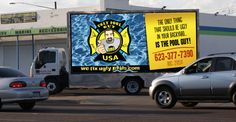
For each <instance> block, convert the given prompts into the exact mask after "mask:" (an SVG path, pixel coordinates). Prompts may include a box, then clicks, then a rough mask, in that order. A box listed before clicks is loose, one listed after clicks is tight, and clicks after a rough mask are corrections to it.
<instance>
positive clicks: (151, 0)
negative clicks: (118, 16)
mask: <svg viewBox="0 0 236 122" xmlns="http://www.w3.org/2000/svg"><path fill="white" fill-rule="evenodd" d="M54 1H56V2H57V7H58V9H60V8H70V7H83V6H98V5H99V3H100V1H99V0H1V2H0V13H15V12H25V11H37V10H43V9H44V8H40V7H36V6H30V5H25V4H15V5H10V4H9V3H10V2H25V3H31V4H36V5H41V6H47V7H54ZM129 3H130V4H131V5H136V6H145V7H154V8H161V7H163V6H166V7H167V9H199V10H200V12H201V13H216V12H219V14H222V15H224V14H226V15H231V16H236V0H129Z"/></svg>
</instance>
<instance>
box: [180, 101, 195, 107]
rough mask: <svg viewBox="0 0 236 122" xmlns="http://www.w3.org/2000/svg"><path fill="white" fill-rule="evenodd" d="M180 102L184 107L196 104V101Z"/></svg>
mask: <svg viewBox="0 0 236 122" xmlns="http://www.w3.org/2000/svg"><path fill="white" fill-rule="evenodd" d="M181 104H182V105H183V106H184V107H194V106H196V105H197V104H198V102H181Z"/></svg>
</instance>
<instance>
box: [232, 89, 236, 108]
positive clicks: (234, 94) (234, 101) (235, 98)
mask: <svg viewBox="0 0 236 122" xmlns="http://www.w3.org/2000/svg"><path fill="white" fill-rule="evenodd" d="M232 102H233V103H234V105H235V106H236V91H235V92H234V93H233V94H232Z"/></svg>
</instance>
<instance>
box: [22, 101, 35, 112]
mask: <svg viewBox="0 0 236 122" xmlns="http://www.w3.org/2000/svg"><path fill="white" fill-rule="evenodd" d="M19 106H20V107H21V108H22V109H23V110H26V111H28V110H32V109H33V108H34V106H35V102H34V101H32V102H22V103H19Z"/></svg>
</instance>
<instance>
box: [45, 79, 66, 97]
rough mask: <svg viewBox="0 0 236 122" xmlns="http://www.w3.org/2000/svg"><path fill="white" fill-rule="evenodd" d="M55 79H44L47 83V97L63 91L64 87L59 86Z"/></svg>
mask: <svg viewBox="0 0 236 122" xmlns="http://www.w3.org/2000/svg"><path fill="white" fill-rule="evenodd" d="M57 79H58V78H56V77H49V78H46V80H45V82H46V83H47V89H48V91H49V95H54V94H57V93H60V92H61V91H62V90H63V88H64V87H62V86H61V84H60V81H58V80H57Z"/></svg>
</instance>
